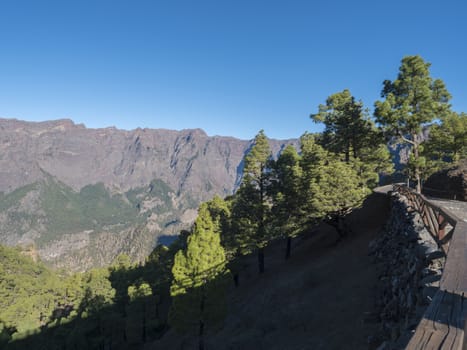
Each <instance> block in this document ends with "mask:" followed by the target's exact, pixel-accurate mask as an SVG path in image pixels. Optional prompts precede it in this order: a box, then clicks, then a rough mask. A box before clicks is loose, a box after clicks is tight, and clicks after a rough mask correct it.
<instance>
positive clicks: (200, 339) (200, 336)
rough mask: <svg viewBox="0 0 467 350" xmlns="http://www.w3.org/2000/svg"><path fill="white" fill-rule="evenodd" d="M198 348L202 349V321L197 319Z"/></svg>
mask: <svg viewBox="0 0 467 350" xmlns="http://www.w3.org/2000/svg"><path fill="white" fill-rule="evenodd" d="M198 350H204V322H203V321H201V320H200V321H199V335H198Z"/></svg>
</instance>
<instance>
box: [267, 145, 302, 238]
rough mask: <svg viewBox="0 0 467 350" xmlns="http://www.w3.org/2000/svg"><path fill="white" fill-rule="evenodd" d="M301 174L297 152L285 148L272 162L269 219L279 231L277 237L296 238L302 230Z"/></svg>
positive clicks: (288, 147)
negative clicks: (271, 204) (271, 203)
mask: <svg viewBox="0 0 467 350" xmlns="http://www.w3.org/2000/svg"><path fill="white" fill-rule="evenodd" d="M302 173H303V171H302V168H301V166H300V156H299V155H298V153H297V150H296V149H295V147H293V146H291V145H289V146H287V147H286V148H285V149H284V151H283V152H282V153H281V154H280V156H279V158H278V159H277V161H276V162H274V165H273V172H272V174H273V175H272V178H273V180H272V186H271V189H270V193H271V196H272V202H273V206H272V208H271V214H272V215H271V217H272V221H273V227H274V228H275V229H276V230H278V231H279V232H278V234H277V235H283V236H285V237H296V236H297V235H298V234H299V233H300V232H301V230H302V229H303V227H302V226H301V215H300V206H301V204H302V201H303V198H302V196H301V186H300V185H301V181H302Z"/></svg>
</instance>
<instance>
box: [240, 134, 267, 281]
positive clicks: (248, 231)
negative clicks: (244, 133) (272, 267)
mask: <svg viewBox="0 0 467 350" xmlns="http://www.w3.org/2000/svg"><path fill="white" fill-rule="evenodd" d="M270 165H271V149H270V148H269V143H268V140H267V138H266V135H265V134H264V131H263V130H261V131H260V132H259V133H258V134H257V135H256V137H255V140H254V144H253V147H252V148H251V150H250V152H249V153H248V154H247V155H246V157H245V167H244V169H243V178H242V183H241V185H240V188H239V190H238V191H237V193H236V195H235V200H234V203H233V208H232V219H233V220H234V221H235V223H236V237H237V242H238V245H239V247H240V249H241V250H242V251H243V252H250V251H251V250H253V249H257V251H258V268H259V272H260V273H263V272H264V248H265V246H266V245H267V243H268V241H269V240H270V238H271V237H270V236H269V234H268V230H267V225H268V217H269V213H270V207H271V206H270V200H269V199H270V198H269V196H268V192H269V188H270V185H271V181H270V180H271V169H270ZM234 229H235V228H234Z"/></svg>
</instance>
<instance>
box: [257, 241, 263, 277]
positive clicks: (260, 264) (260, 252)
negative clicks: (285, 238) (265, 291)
mask: <svg viewBox="0 0 467 350" xmlns="http://www.w3.org/2000/svg"><path fill="white" fill-rule="evenodd" d="M258 268H259V273H264V248H263V247H261V248H258Z"/></svg>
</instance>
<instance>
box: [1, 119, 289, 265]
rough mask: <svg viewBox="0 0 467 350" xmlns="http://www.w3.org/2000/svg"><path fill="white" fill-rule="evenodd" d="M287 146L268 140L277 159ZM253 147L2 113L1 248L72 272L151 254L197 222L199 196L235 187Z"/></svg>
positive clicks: (198, 135)
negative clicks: (163, 239)
mask: <svg viewBox="0 0 467 350" xmlns="http://www.w3.org/2000/svg"><path fill="white" fill-rule="evenodd" d="M288 144H294V145H298V140H288V141H277V140H270V146H271V149H272V151H273V154H274V155H277V153H278V152H279V151H280V150H281V149H282V148H284V147H285V146H286V145H288ZM251 145H252V143H251V141H246V140H239V139H235V138H232V137H221V136H213V137H209V136H208V135H207V134H206V133H205V132H204V131H203V130H201V129H194V130H182V131H173V130H163V129H136V130H131V131H126V130H118V129H116V128H113V127H110V128H104V129H87V128H86V127H85V126H84V125H76V124H74V123H73V122H72V121H71V120H56V121H46V122H39V123H33V122H24V121H19V120H15V119H0V244H8V245H16V244H23V245H26V244H27V245H30V244H32V245H35V246H36V247H37V250H38V252H39V254H40V255H41V258H42V259H43V260H45V261H48V262H50V263H52V264H53V265H55V266H60V267H68V268H73V269H87V268H89V267H92V266H98V265H105V264H106V263H109V262H110V261H112V259H113V257H115V255H117V254H119V253H127V254H131V255H132V256H133V257H134V258H135V259H143V258H144V256H145V254H147V253H148V252H149V251H150V250H151V249H152V247H153V245H154V244H155V242H156V241H157V238H158V237H159V236H162V235H173V234H177V232H180V229H186V228H189V226H190V225H191V223H192V222H193V221H194V219H195V218H196V215H197V213H196V209H197V207H198V205H199V203H200V202H202V201H206V200H209V199H211V198H212V197H213V196H214V195H215V194H218V195H220V196H222V197H224V196H226V195H229V194H232V193H233V192H234V191H235V189H236V188H237V186H238V185H239V183H240V180H241V175H242V171H243V157H244V156H245V154H246V152H247V151H248V150H249V148H250V147H251ZM2 192H3V194H2ZM90 205H91V206H94V207H92V208H89V206H90ZM58 212H59V213H61V215H57V213H58ZM94 214H96V215H94ZM54 215H55V217H54V218H52V216H54ZM87 218H89V220H88V221H89V222H83V220H84V221H85V220H86V219H87ZM100 221H101V222H100ZM70 222H71V223H74V224H70Z"/></svg>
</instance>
